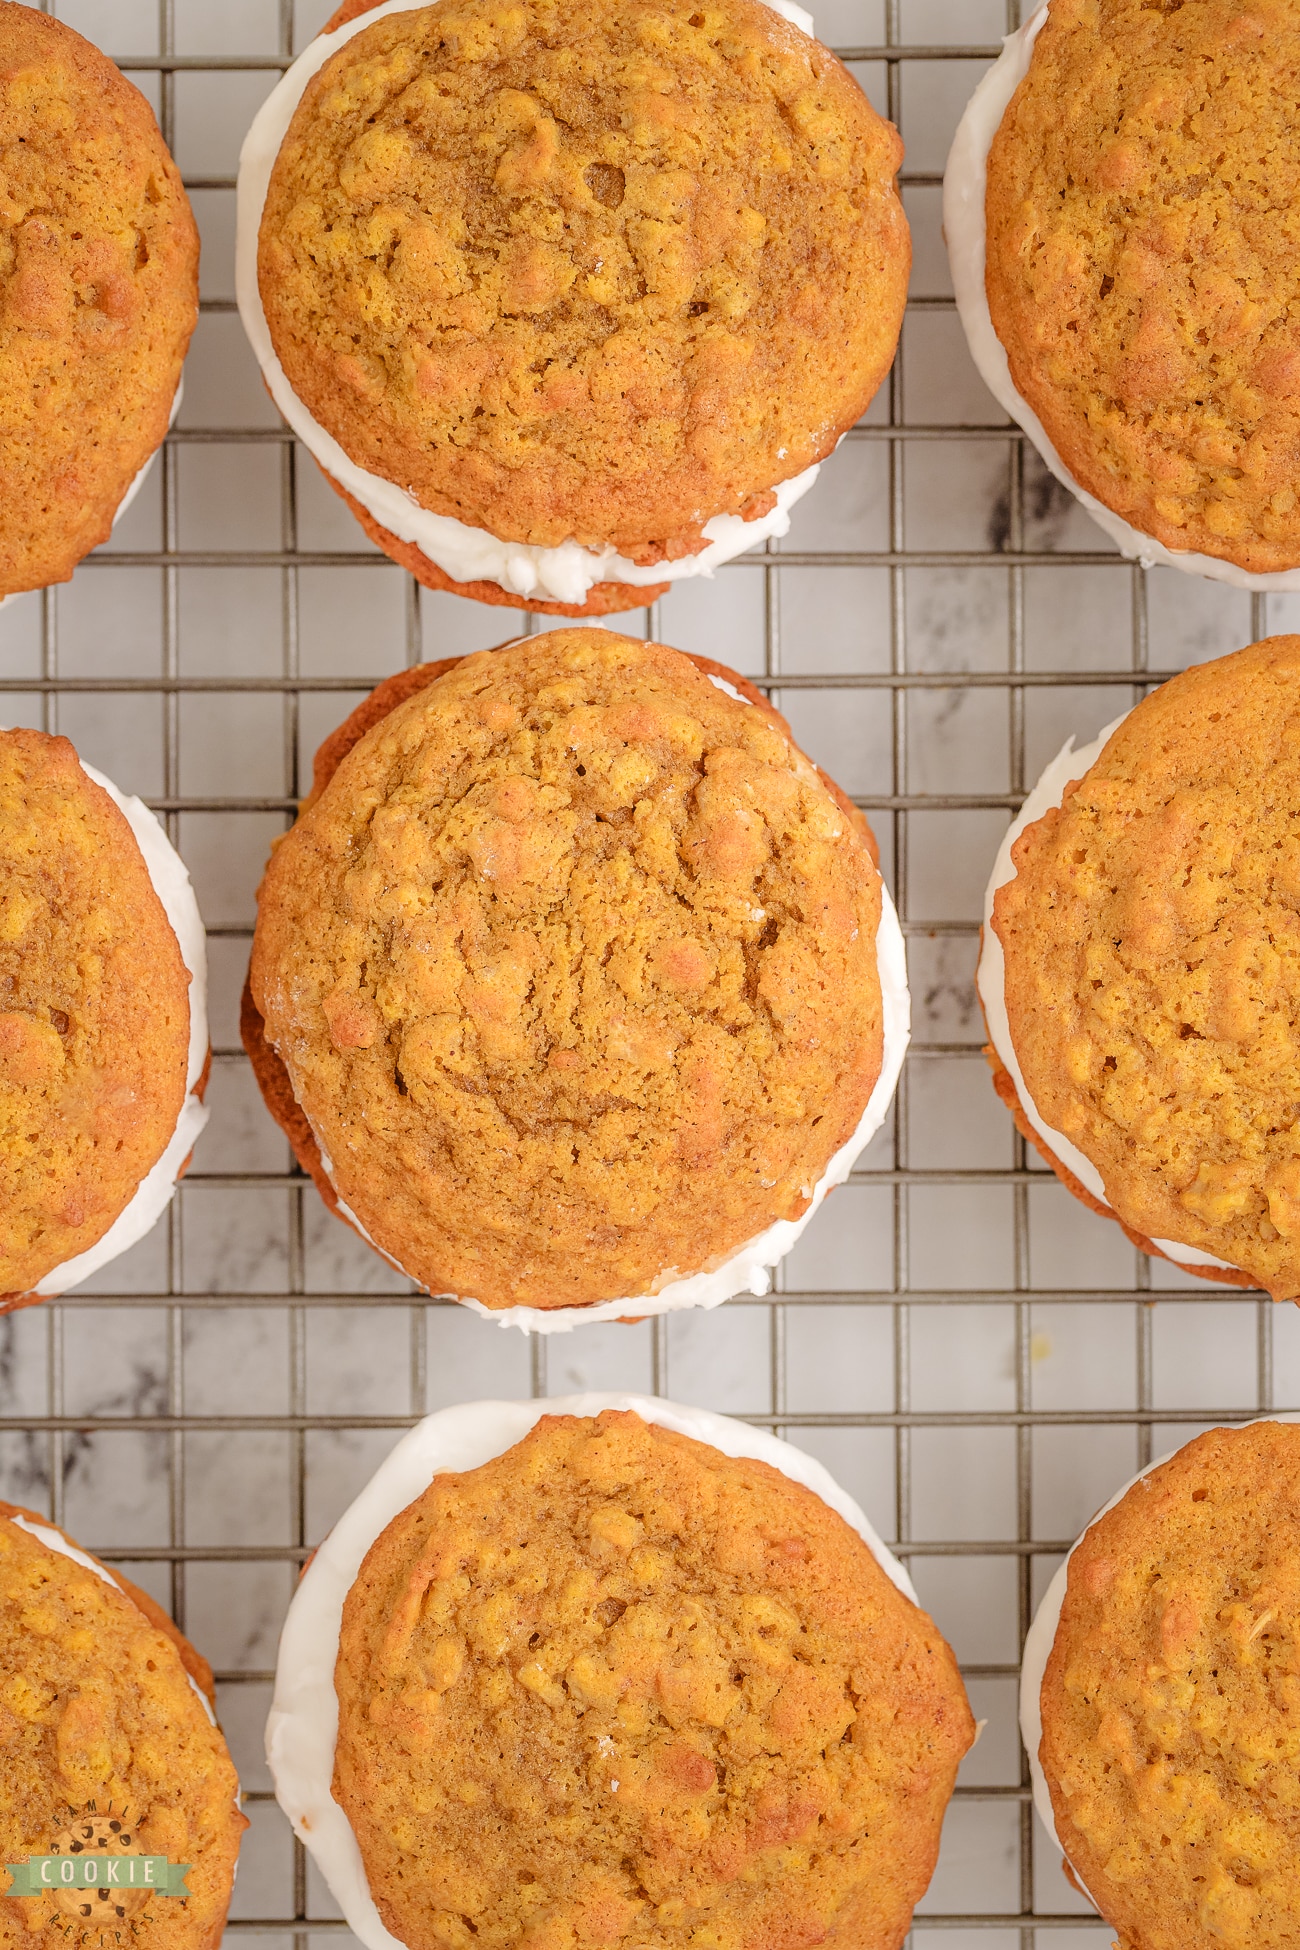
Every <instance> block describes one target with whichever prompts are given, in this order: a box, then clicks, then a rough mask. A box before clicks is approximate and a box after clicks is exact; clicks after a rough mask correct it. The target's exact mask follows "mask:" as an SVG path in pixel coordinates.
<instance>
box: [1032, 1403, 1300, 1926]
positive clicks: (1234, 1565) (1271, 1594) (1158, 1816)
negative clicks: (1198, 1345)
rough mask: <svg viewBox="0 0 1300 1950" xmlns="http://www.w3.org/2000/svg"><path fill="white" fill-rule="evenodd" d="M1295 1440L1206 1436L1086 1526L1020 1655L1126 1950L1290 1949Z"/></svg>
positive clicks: (1086, 1881) (1049, 1760)
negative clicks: (1287, 1947)
mask: <svg viewBox="0 0 1300 1950" xmlns="http://www.w3.org/2000/svg"><path fill="white" fill-rule="evenodd" d="M1298 1508H1300V1429H1296V1428H1295V1427H1293V1426H1291V1425H1286V1424H1282V1423H1278V1422H1259V1423H1255V1424H1253V1425H1251V1426H1250V1427H1247V1428H1243V1429H1211V1430H1210V1431H1209V1433H1208V1434H1206V1435H1202V1436H1198V1437H1197V1438H1196V1440H1195V1441H1194V1442H1190V1443H1188V1444H1187V1446H1186V1448H1184V1449H1180V1450H1179V1451H1178V1453H1177V1454H1176V1455H1174V1456H1171V1457H1169V1458H1167V1459H1166V1460H1164V1461H1163V1462H1160V1463H1158V1464H1156V1465H1154V1466H1153V1467H1152V1468H1150V1469H1149V1470H1147V1471H1146V1472H1144V1474H1143V1475H1142V1476H1141V1478H1140V1479H1138V1480H1137V1481H1136V1482H1134V1483H1133V1484H1132V1485H1131V1486H1130V1487H1129V1488H1128V1489H1127V1490H1126V1491H1125V1492H1124V1493H1122V1494H1121V1495H1120V1496H1119V1497H1117V1498H1116V1499H1115V1501H1114V1503H1113V1504H1112V1505H1110V1506H1108V1507H1107V1509H1106V1510H1105V1511H1104V1512H1103V1513H1102V1514H1101V1515H1100V1516H1099V1517H1097V1518H1095V1519H1094V1521H1093V1522H1092V1523H1091V1524H1090V1525H1089V1527H1088V1529H1087V1530H1086V1531H1085V1532H1084V1534H1083V1536H1082V1537H1081V1538H1080V1539H1079V1542H1078V1543H1077V1544H1076V1545H1075V1547H1074V1549H1073V1551H1072V1552H1071V1553H1070V1556H1069V1559H1068V1560H1067V1564H1066V1565H1064V1566H1062V1569H1061V1571H1060V1572H1059V1573H1058V1574H1057V1577H1056V1579H1055V1580H1054V1581H1053V1584H1052V1586H1051V1588H1050V1589H1049V1591H1048V1593H1047V1595H1046V1596H1045V1598H1044V1600H1043V1604H1042V1607H1041V1609H1040V1611H1039V1614H1038V1617H1037V1618H1036V1619H1035V1621H1034V1624H1033V1627H1032V1629H1031V1632H1030V1635H1029V1639H1028V1641H1027V1642H1026V1646H1025V1669H1024V1685H1023V1689H1022V1695H1021V1718H1022V1727H1023V1731H1024V1735H1025V1744H1026V1746H1027V1747H1028V1749H1029V1752H1030V1757H1031V1761H1032V1763H1033V1766H1034V1771H1035V1776H1036V1781H1035V1788H1036V1795H1035V1798H1036V1799H1037V1800H1038V1803H1039V1806H1040V1810H1041V1811H1042V1813H1043V1814H1044V1817H1045V1819H1047V1821H1048V1823H1049V1828H1050V1829H1051V1831H1052V1832H1053V1833H1054V1834H1055V1835H1056V1837H1057V1838H1058V1839H1059V1842H1060V1846H1061V1848H1062V1849H1063V1851H1064V1854H1065V1859H1066V1864H1067V1872H1068V1873H1070V1876H1071V1880H1072V1881H1074V1882H1075V1884H1076V1886H1079V1887H1082V1888H1083V1889H1084V1890H1085V1892H1086V1893H1087V1894H1088V1895H1089V1896H1090V1897H1091V1898H1092V1900H1093V1902H1094V1903H1095V1905H1096V1906H1097V1908H1098V1909H1099V1910H1100V1911H1101V1914H1102V1916H1103V1917H1104V1918H1105V1920H1106V1921H1107V1922H1108V1923H1109V1924H1110V1926H1111V1928H1112V1929H1113V1930H1114V1931H1115V1933H1116V1935H1117V1936H1118V1939H1119V1945H1120V1950H1212V1947H1213V1950H1222V1946H1228V1950H1247V1946H1249V1950H1274V1946H1276V1950H1282V1946H1283V1945H1289V1944H1290V1943H1291V1942H1292V1941H1293V1940H1294V1928H1295V1891H1296V1882H1297V1877H1298V1876H1300V1814H1298V1813H1297V1807H1296V1792H1295V1778H1296V1763H1297V1759H1298V1758H1300V1737H1298V1736H1297V1731H1296V1725H1295V1709H1294V1699H1293V1694H1294V1688H1295V1683H1296V1682H1295V1678H1294V1671H1295V1664H1296V1639H1297V1630H1298V1612H1297V1589H1296V1563H1297V1559H1298V1557H1300V1526H1298V1524H1297V1514H1296V1513H1297V1509H1298Z"/></svg>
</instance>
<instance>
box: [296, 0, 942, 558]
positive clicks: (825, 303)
mask: <svg viewBox="0 0 1300 1950" xmlns="http://www.w3.org/2000/svg"><path fill="white" fill-rule="evenodd" d="M348 11H349V12H350V13H351V14H352V16H353V17H355V12H356V10H355V9H349V10H348ZM900 157H901V147H900V144H899V142H898V137H897V135H896V133H895V131H894V130H893V128H892V127H891V126H890V125H889V124H888V123H885V122H882V121H881V119H880V118H879V117H878V116H877V115H876V114H875V111H874V110H873V109H872V108H871V107H870V105H869V103H868V102H867V100H866V98H865V96H863V94H862V92H861V90H860V89H859V88H858V85H857V83H856V82H855V81H854V80H853V79H852V77H851V76H850V75H849V74H848V72H847V71H846V70H845V69H844V68H843V67H842V66H841V64H840V63H839V62H838V61H837V60H836V59H835V58H834V56H833V55H831V54H830V53H829V52H828V51H827V50H826V49H825V48H823V47H822V46H821V45H820V44H819V43H818V42H816V41H814V40H812V39H811V38H810V37H809V36H808V35H806V34H804V33H802V32H800V30H799V29H798V28H796V27H794V26H792V25H791V24H790V23H789V22H787V21H785V20H784V19H782V18H781V17H780V16H779V15H777V14H776V13H774V12H773V11H772V10H771V9H770V8H768V7H766V6H764V5H762V4H761V3H760V0H708V4H707V5H705V6H703V7H700V6H696V5H695V4H694V0H628V4H627V5H626V6H623V7H620V8H618V9H614V10H611V9H610V8H608V7H606V6H603V5H601V4H599V0H528V4H526V5H525V4H522V0H515V4H512V5H502V4H500V0H453V4H450V5H449V4H442V5H439V6H436V7H429V8H417V9H414V10H411V11H406V12H402V13H398V14H394V15H390V16H388V17H387V18H385V19H382V20H379V21H376V22H375V23H374V24H373V25H372V26H368V27H366V28H364V29H362V31H361V32H360V33H358V34H357V35H356V36H355V37H354V38H352V39H350V40H349V41H348V42H347V43H346V44H345V45H344V46H343V47H342V48H340V49H339V50H338V51H337V52H336V53H335V54H334V55H333V56H332V57H331V59H330V60H329V61H327V62H326V64H325V66H324V67H323V68H322V69H321V70H320V72H319V73H318V74H317V75H316V76H315V77H314V78H313V79H312V81H311V82H310V83H309V84H308V86H307V90H306V92H305V94H304V95H303V97H302V99H301V101H300V102H299V104H298V107H297V109H296V111H295V113H294V117H293V120H292V123H291V125H290V129H289V133H288V135H287V137H286V138H285V140H284V142H283V144H282V146H281V149H280V152H279V156H278V159H277V161H276V164H275V167H274V170H273V172H272V176H271V182H270V188H269V192H268V195H267V200H266V204H265V208H264V211H263V215H262V223H261V231H260V242H259V255H258V273H259V284H260V289H261V296H262V304H263V308H264V310H265V314H266V318H267V322H268V325H269V328H270V332H271V336H272V340H273V342H274V345H275V350H276V352H277V354H278V356H279V359H280V362H281V364H282V365H283V367H284V370H285V373H286V375H287V378H288V380H289V383H290V385H291V386H292V387H293V389H294V392H295V393H296V394H297V395H298V397H299V398H300V399H301V400H302V401H303V403H304V405H306V407H307V408H308V409H309V411H310V412H311V413H312V415H313V416H314V417H315V418H316V419H317V420H318V421H319V422H320V424H321V425H322V426H324V427H325V428H326V429H327V430H328V431H329V432H330V433H332V434H333V435H334V437H335V438H336V439H337V440H338V441H339V443H340V444H341V445H342V447H343V448H344V450H345V452H346V453H347V454H348V455H349V457H350V458H351V459H352V460H354V461H355V462H357V463H358V464H359V465H360V466H362V467H364V468H366V469H368V470H369V471H370V472H372V473H375V474H378V475H381V476H383V477H384V478H385V479H387V480H390V481H392V482H395V483H396V484H397V485H398V486H399V487H401V488H403V489H405V490H407V491H409V492H410V493H411V494H412V495H413V496H414V498H415V500H416V501H417V502H418V503H419V505H420V506H421V507H423V508H425V509H428V510H430V511H431V512H433V513H436V514H442V515H449V516H452V517H454V518H455V519H457V520H460V521H463V522H467V523H469V524H471V525H473V526H477V527H480V528H485V529H487V530H489V531H490V532H491V533H492V534H494V535H496V536H499V537H500V538H502V539H504V540H510V541H519V542H526V543H530V544H536V545H540V546H545V547H551V546H556V545H559V544H561V543H563V542H566V541H569V540H576V541H578V542H579V543H581V544H583V545H585V546H589V547H595V548H600V547H604V546H605V545H607V544H611V543H612V544H614V545H615V546H616V547H617V548H618V550H619V552H620V553H621V554H622V555H623V556H624V557H625V558H627V559H630V560H632V561H634V562H636V563H638V564H652V563H655V562H658V561H672V560H675V559H679V558H681V557H683V556H686V555H691V554H694V553H696V552H698V551H699V550H700V549H701V548H703V547H704V546H705V538H704V535H703V533H702V530H703V527H704V524H705V523H706V522H707V521H708V520H709V519H710V518H711V517H713V516H715V515H721V514H736V515H741V516H744V517H746V518H750V517H754V516H757V515H760V514H763V513H765V512H766V511H767V510H768V509H769V508H770V507H771V506H772V505H773V499H774V497H773V494H772V490H773V488H774V487H775V486H776V485H777V483H779V482H781V481H784V480H787V479H790V478H792V477H794V476H796V475H798V474H800V473H801V472H803V471H804V470H805V469H806V468H808V467H809V466H810V465H811V464H812V463H814V462H815V461H817V460H819V459H821V458H822V457H823V456H824V455H826V454H828V453H829V452H830V451H831V449H832V448H833V447H834V445H835V443H836V440H837V439H838V437H839V435H840V434H841V433H842V432H843V431H844V430H845V429H846V428H847V427H849V426H851V425H852V424H853V422H854V421H855V420H856V419H857V418H858V417H859V415H860V414H861V413H862V411H863V410H864V409H865V407H866V405H867V403H868V402H869V400H870V399H871V397H872V395H873V394H874V392H875V391H876V388H877V386H878V385H879V383H880V380H881V378H882V377H883V375H884V373H885V372H886V370H887V369H888V366H889V363H890V361H891V359H892V358H893V353H894V347H895V343H896V341H897V337H898V330H899V326H900V322H901V318H902V308H903V302H904V295H905V290H906V284H907V275H908V267H909V262H910V244H909V240H908V233H907V226H906V221H905V219H904V217H903V214H902V208H901V205H900V204H899V201H898V197H897V193H896V191H895V188H894V181H893V179H894V174H895V171H896V170H897V167H898V163H899V160H900Z"/></svg>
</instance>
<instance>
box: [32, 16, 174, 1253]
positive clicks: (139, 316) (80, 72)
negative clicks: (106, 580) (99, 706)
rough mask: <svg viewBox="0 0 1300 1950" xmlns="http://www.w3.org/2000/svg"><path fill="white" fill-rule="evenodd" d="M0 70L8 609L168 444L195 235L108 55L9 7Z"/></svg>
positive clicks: (145, 120)
mask: <svg viewBox="0 0 1300 1950" xmlns="http://www.w3.org/2000/svg"><path fill="white" fill-rule="evenodd" d="M0 74H3V77H4V86H3V88H0V509H3V511H4V512H3V515H2V516H0V596H3V595H7V594H10V593H12V592H13V591H15V590H19V589H39V588H41V587H43V586H44V585H45V584H46V583H50V582H66V581H67V579H68V577H69V576H70V575H71V574H72V571H73V569H74V568H75V567H76V565H77V563H78V562H79V561H80V560H81V558H82V556H83V555H86V554H87V553H88V552H89V551H90V550H91V549H92V548H94V547H95V546H96V544H97V543H99V542H102V541H103V540H104V539H105V537H106V536H107V534H108V532H109V529H110V528H111V526H112V522H113V516H114V515H115V514H116V512H117V509H118V505H119V503H120V502H121V500H122V498H123V496H124V495H125V494H126V492H127V489H128V488H129V487H130V486H131V483H132V482H133V481H134V479H135V477H136V475H137V474H138V473H139V472H140V469H141V468H142V467H143V466H144V464H145V462H146V461H147V460H148V459H149V456H150V455H151V454H152V453H153V451H154V449H155V448H156V447H157V446H158V445H159V443H160V442H161V440H162V437H163V435H164V433H165V432H166V431H167V420H168V415H169V414H170V412H171V409H172V402H173V400H174V399H175V396H176V388H177V385H178V384H179V381H180V375H181V362H182V360H183V359H184V357H185V349H186V347H187V346H188V344H189V341H190V334H191V332H192V331H193V330H194V322H195V319H196V317H197V315H198V262H199V240H198V232H197V230H196V228H195V225H194V218H193V216H192V214H191V212H190V206H189V201H188V199H187V198H186V195H185V191H184V190H183V189H182V187H181V179H180V174H179V172H178V170H177V168H176V165H175V164H174V163H173V161H172V159H171V157H170V156H169V155H168V153H167V149H166V146H165V145H164V143H163V139H162V136H161V135H160V134H159V132H158V124H157V123H156V122H155V120H154V117H153V111H152V109H151V108H150V107H149V104H148V103H147V102H146V101H145V99H144V96H143V95H142V94H141V93H140V92H139V90H138V89H137V88H134V87H133V86H132V84H131V83H130V82H129V81H128V80H127V79H126V77H125V76H124V75H122V74H121V73H119V71H118V69H117V68H116V67H114V65H113V63H112V62H111V61H110V60H109V59H108V58H107V56H106V55H103V54H101V53H100V52H99V50H98V49H97V48H95V47H92V46H91V44H90V42H89V41H85V40H83V39H82V38H81V36H80V34H76V33H74V32H73V30H72V29H71V28H70V27H64V26H62V25H61V24H60V23H59V22H58V21H56V20H52V19H50V18H49V17H48V16H47V15H45V14H42V13H39V12H37V10H36V9H35V8H34V7H29V6H19V5H14V4H10V3H9V0H0ZM2 1282H3V1276H2V1275H0V1283H2Z"/></svg>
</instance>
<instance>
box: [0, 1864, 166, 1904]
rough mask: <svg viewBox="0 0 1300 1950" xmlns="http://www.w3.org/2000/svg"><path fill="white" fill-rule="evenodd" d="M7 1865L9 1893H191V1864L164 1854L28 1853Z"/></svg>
mask: <svg viewBox="0 0 1300 1950" xmlns="http://www.w3.org/2000/svg"><path fill="white" fill-rule="evenodd" d="M5 1867H6V1868H7V1869H8V1871H9V1873H10V1875H11V1876H12V1877H13V1882H12V1884H11V1885H10V1887H9V1888H8V1889H6V1890H5V1892H4V1893H5V1895H6V1896H52V1895H55V1894H56V1893H57V1892H58V1891H59V1890H60V1889H148V1890H149V1891H151V1892H152V1894H154V1895H155V1896H180V1897H182V1898H183V1897H186V1896H188V1895H189V1893H190V1891H189V1890H188V1889H187V1888H186V1886H185V1878H186V1876H187V1875H188V1874H189V1872H190V1864H189V1863H188V1862H169V1861H168V1860H167V1857H166V1856H165V1855H89V1854H87V1855H29V1856H28V1858H27V1860H26V1861H25V1862H6V1863H5Z"/></svg>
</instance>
